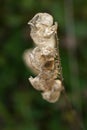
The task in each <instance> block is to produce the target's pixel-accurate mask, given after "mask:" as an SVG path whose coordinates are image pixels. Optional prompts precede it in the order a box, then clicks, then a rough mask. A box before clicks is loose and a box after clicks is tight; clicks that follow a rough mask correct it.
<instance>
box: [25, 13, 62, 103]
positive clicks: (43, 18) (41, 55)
mask: <svg viewBox="0 0 87 130" xmlns="http://www.w3.org/2000/svg"><path fill="white" fill-rule="evenodd" d="M28 24H29V25H30V27H31V32H30V36H31V38H32V39H33V41H34V43H35V45H36V46H35V48H34V49H33V50H27V51H25V53H24V60H25V63H26V64H27V65H28V67H30V68H31V69H33V71H35V72H36V73H37V76H36V77H35V78H33V77H30V78H29V81H30V83H31V84H32V86H33V87H34V88H35V89H37V90H38V91H42V92H41V94H42V97H43V99H45V100H47V101H48V102H51V103H54V102H56V101H57V100H58V99H59V96H60V93H61V90H62V89H63V87H62V72H61V64H60V57H59V51H58V48H57V47H58V40H57V37H56V36H57V27H58V26H57V22H55V24H54V25H53V17H52V16H51V15H50V14H48V13H38V14H36V15H35V16H34V17H33V18H32V19H31V20H30V21H29V22H28Z"/></svg>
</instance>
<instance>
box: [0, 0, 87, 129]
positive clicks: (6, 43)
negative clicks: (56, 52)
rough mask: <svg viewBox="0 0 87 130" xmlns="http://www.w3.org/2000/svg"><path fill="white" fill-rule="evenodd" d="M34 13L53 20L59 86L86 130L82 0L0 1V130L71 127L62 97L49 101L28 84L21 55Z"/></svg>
mask: <svg viewBox="0 0 87 130" xmlns="http://www.w3.org/2000/svg"><path fill="white" fill-rule="evenodd" d="M38 12H48V13H50V14H52V15H53V17H54V19H55V21H57V22H58V25H59V28H58V36H59V42H60V55H61V62H62V68H63V77H64V84H65V89H66V91H67V94H68V96H69V99H70V101H71V102H72V104H73V106H74V108H75V109H76V111H77V112H78V113H79V115H80V116H81V119H82V121H83V124H84V128H85V129H87V103H86V101H87V0H0V130H71V127H72V125H73V124H72V120H73V119H72V116H71V114H70V113H69V112H68V111H67V112H64V110H65V107H64V104H65V102H64V100H63V99H62V96H61V97H60V100H59V101H58V102H57V103H55V104H50V103H48V102H46V101H44V100H43V99H42V97H41V95H40V93H39V92H37V91H36V90H35V89H33V87H32V86H31V85H30V83H29V82H28V78H29V76H30V75H33V76H34V74H33V73H32V72H31V70H30V69H29V68H27V67H26V66H25V64H24V62H23V59H22V56H23V53H24V51H25V50H26V49H28V48H32V47H33V41H32V39H31V38H30V35H29V33H30V28H29V26H28V25H27V22H28V21H29V20H30V19H31V18H32V17H33V16H34V15H35V14H36V13H38ZM66 108H67V105H66Z"/></svg>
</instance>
